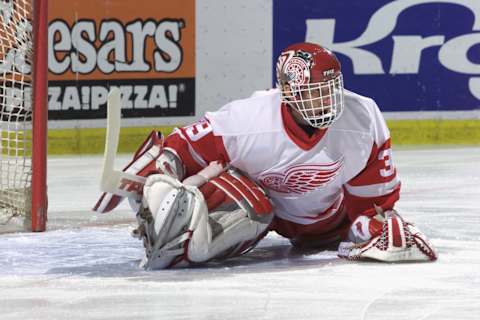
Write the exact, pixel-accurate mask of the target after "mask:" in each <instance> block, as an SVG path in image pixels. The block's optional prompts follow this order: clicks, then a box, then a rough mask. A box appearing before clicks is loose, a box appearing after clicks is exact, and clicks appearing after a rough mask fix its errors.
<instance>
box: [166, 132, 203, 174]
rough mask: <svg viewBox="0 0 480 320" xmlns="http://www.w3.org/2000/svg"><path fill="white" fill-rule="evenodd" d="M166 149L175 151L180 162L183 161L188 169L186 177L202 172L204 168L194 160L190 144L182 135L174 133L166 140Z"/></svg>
mask: <svg viewBox="0 0 480 320" xmlns="http://www.w3.org/2000/svg"><path fill="white" fill-rule="evenodd" d="M165 147H168V148H171V149H174V150H175V151H176V153H177V154H178V156H179V157H180V160H182V162H183V164H184V165H185V169H186V171H187V172H186V176H185V178H186V177H189V176H191V175H194V174H196V173H197V172H198V171H200V170H202V169H203V168H202V166H201V165H200V164H199V163H198V162H197V161H196V160H195V159H194V158H193V156H192V154H191V153H190V150H189V145H188V142H187V141H186V140H185V139H183V138H182V137H181V136H180V134H178V133H172V134H171V135H169V136H168V137H167V138H166V139H165Z"/></svg>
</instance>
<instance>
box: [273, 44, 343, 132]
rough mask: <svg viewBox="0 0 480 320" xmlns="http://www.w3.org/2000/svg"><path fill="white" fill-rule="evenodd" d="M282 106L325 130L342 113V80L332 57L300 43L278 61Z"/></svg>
mask: <svg viewBox="0 0 480 320" xmlns="http://www.w3.org/2000/svg"><path fill="white" fill-rule="evenodd" d="M276 69H277V70H276V71H277V86H278V88H279V89H280V90H281V92H282V102H284V103H287V104H289V105H290V106H291V107H293V108H295V110H296V111H298V113H300V115H301V116H302V117H303V119H305V120H306V121H307V122H308V123H309V124H310V125H311V126H312V127H315V128H327V127H329V126H330V125H332V124H333V123H334V122H335V121H336V120H337V119H338V118H339V117H340V115H341V114H342V112H343V106H344V101H343V78H342V73H341V71H340V62H339V61H338V60H337V58H336V57H335V55H334V54H333V53H332V52H331V51H329V50H327V49H324V48H322V47H320V46H319V45H316V44H312V43H299V44H294V45H291V46H290V47H288V48H286V49H285V50H283V52H282V53H281V54H280V56H279V57H278V60H277V68H276Z"/></svg>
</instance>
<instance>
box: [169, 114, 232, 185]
mask: <svg viewBox="0 0 480 320" xmlns="http://www.w3.org/2000/svg"><path fill="white" fill-rule="evenodd" d="M164 146H165V148H169V149H171V150H173V151H174V152H175V153H176V154H177V155H178V156H179V157H180V159H181V160H182V162H183V164H184V165H185V168H186V174H187V175H186V177H188V176H191V175H193V174H195V173H197V172H198V171H200V170H201V169H203V168H205V167H206V166H207V165H208V164H209V163H210V162H212V161H215V160H218V161H223V162H225V163H227V162H230V159H229V157H228V154H227V151H226V149H225V146H224V143H223V139H222V137H221V136H216V135H215V134H214V133H213V130H212V126H211V125H210V123H209V121H208V120H207V119H205V118H204V119H201V120H199V121H197V122H194V123H192V124H191V125H189V126H185V127H181V128H176V129H174V131H173V132H172V133H171V134H170V135H169V136H168V137H167V138H166V139H165V144H164Z"/></svg>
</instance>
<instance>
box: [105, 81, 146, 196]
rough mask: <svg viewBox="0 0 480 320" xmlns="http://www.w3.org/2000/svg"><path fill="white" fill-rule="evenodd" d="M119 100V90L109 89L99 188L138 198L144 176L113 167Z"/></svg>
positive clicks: (117, 135)
mask: <svg viewBox="0 0 480 320" xmlns="http://www.w3.org/2000/svg"><path fill="white" fill-rule="evenodd" d="M120 118H121V101H120V90H119V89H117V88H114V89H112V90H111V91H110V93H109V95H108V101H107V135H106V139H105V151H104V154H103V170H102V177H101V180H100V189H101V190H102V191H104V192H109V193H113V194H115V195H118V196H122V197H129V198H134V199H135V200H140V198H141V194H140V193H139V190H141V188H142V186H143V185H144V184H145V180H146V178H144V177H141V176H137V175H135V174H130V173H127V172H123V171H118V170H115V169H114V164H115V157H116V155H117V150H118V140H119V137H120Z"/></svg>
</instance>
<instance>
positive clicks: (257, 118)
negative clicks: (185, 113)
mask: <svg viewBox="0 0 480 320" xmlns="http://www.w3.org/2000/svg"><path fill="white" fill-rule="evenodd" d="M205 117H206V118H207V119H208V120H209V121H210V124H211V126H212V129H213V132H214V134H215V135H221V136H238V135H245V134H259V133H265V132H275V131H279V130H282V127H281V123H282V122H281V121H280V120H281V114H280V92H279V91H278V90H277V89H272V90H265V91H257V92H255V93H254V94H253V95H252V96H250V97H249V98H247V99H242V100H235V101H232V102H230V103H228V104H227V105H225V106H223V107H222V108H221V109H220V110H218V111H215V112H207V113H206V115H205Z"/></svg>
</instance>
